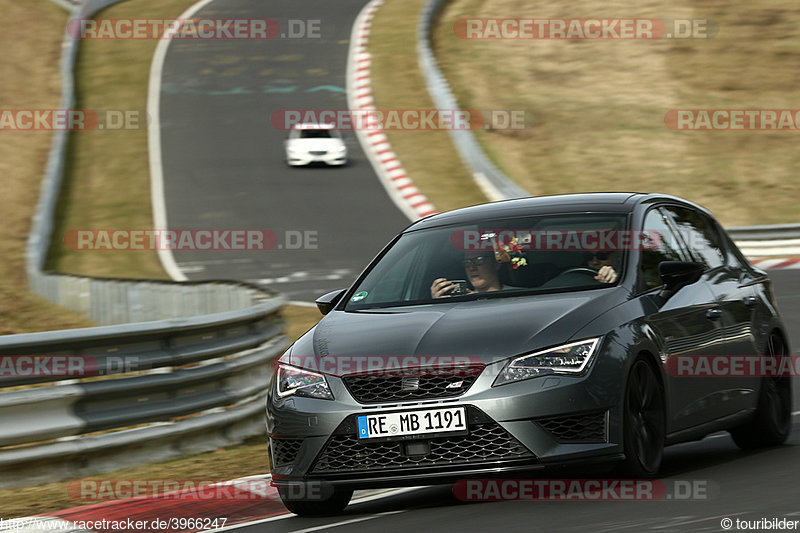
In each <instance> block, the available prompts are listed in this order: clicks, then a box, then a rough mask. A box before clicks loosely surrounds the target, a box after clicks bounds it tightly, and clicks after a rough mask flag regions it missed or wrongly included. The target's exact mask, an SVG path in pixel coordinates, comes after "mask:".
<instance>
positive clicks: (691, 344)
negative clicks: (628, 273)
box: [638, 208, 724, 432]
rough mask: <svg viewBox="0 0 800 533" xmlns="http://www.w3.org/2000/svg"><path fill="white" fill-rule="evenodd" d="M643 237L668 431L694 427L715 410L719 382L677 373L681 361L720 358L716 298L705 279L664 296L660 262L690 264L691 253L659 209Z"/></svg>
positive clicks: (647, 299)
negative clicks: (647, 239)
mask: <svg viewBox="0 0 800 533" xmlns="http://www.w3.org/2000/svg"><path fill="white" fill-rule="evenodd" d="M642 229H643V231H644V235H650V236H652V237H653V238H652V239H651V241H652V242H651V244H650V245H648V246H646V247H645V248H646V249H644V250H642V251H641V253H640V254H639V257H640V259H639V266H638V275H639V277H640V280H639V287H640V290H642V291H644V292H643V294H642V295H641V296H640V298H642V299H643V302H642V303H643V306H644V307H645V308H646V309H647V308H649V309H651V310H652V312H651V313H650V314H649V315H648V316H647V317H646V319H645V320H646V322H647V326H649V327H650V328H651V330H652V331H653V333H654V334H655V337H656V338H657V339H658V341H659V342H660V349H661V354H660V355H661V360H662V362H663V363H664V365H665V369H666V373H665V375H666V378H665V379H666V380H667V383H665V385H666V389H667V391H668V393H667V402H668V405H669V412H670V422H669V424H668V427H667V431H668V432H675V431H680V430H683V429H688V428H691V427H692V426H696V425H698V424H702V423H703V422H706V421H708V420H709V419H710V418H712V417H713V416H714V414H715V413H716V410H715V409H714V403H715V402H716V401H718V400H719V399H718V398H716V397H715V395H714V393H715V392H716V390H715V387H716V386H717V383H716V382H715V381H714V378H711V377H690V376H678V375H675V373H674V372H673V369H675V368H677V363H676V361H678V360H679V358H681V357H684V358H685V357H697V356H700V357H708V356H715V355H720V354H721V353H722V352H723V351H724V349H723V348H722V347H721V346H720V338H721V324H720V321H719V320H718V319H717V318H716V317H715V313H713V312H712V310H713V309H714V308H715V307H716V302H715V300H714V295H713V293H712V291H711V290H710V289H709V286H708V283H707V282H706V279H705V278H704V277H701V278H700V279H699V280H697V281H696V282H694V283H691V284H688V285H686V286H684V287H682V288H681V289H680V290H678V291H677V292H676V293H675V294H673V295H672V296H670V297H669V298H668V299H667V300H666V301H664V299H663V298H662V297H661V295H659V287H660V286H661V285H662V282H661V280H660V278H659V277H658V264H659V263H660V262H662V261H690V260H691V255H690V254H689V253H688V251H687V250H686V247H685V246H684V244H683V241H681V240H680V239H679V238H678V236H677V235H676V233H675V231H674V227H673V225H672V222H671V220H670V218H669V216H668V215H667V214H666V213H665V212H664V211H663V210H662V209H660V208H653V209H651V210H650V211H649V212H648V213H647V214H646V215H645V218H644V222H643V228H642Z"/></svg>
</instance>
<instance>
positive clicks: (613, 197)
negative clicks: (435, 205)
mask: <svg viewBox="0 0 800 533" xmlns="http://www.w3.org/2000/svg"><path fill="white" fill-rule="evenodd" d="M655 201H670V202H674V203H680V204H684V205H688V206H692V207H695V208H698V209H700V210H702V211H706V210H705V209H703V208H701V207H699V206H697V205H695V204H693V203H691V202H689V201H687V200H684V199H682V198H678V197H676V196H671V195H667V194H652V193H641V192H597V193H580V194H558V195H552V196H530V197H526V198H516V199H513V200H502V201H499V202H491V203H486V204H480V205H474V206H470V207H464V208H461V209H456V210H453V211H447V212H444V213H439V214H436V215H431V216H429V217H426V218H424V219H422V220H419V221H417V222H415V223H413V224H411V225H410V226H409V227H408V228H407V230H418V229H424V228H429V227H436V226H443V225H448V224H460V223H469V222H472V221H475V220H479V219H486V218H511V217H516V216H525V215H535V214H556V213H563V212H608V213H627V212H631V211H633V209H634V208H635V207H636V206H637V205H640V204H643V203H652V202H655Z"/></svg>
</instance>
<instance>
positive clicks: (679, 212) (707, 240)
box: [665, 207, 725, 269]
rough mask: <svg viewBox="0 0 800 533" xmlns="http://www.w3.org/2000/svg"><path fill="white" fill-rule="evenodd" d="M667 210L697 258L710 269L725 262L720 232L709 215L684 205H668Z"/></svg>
mask: <svg viewBox="0 0 800 533" xmlns="http://www.w3.org/2000/svg"><path fill="white" fill-rule="evenodd" d="M665 210H666V211H668V212H669V213H670V214H671V215H672V219H673V221H674V222H675V227H676V228H677V230H678V233H679V234H680V236H681V238H682V239H683V242H684V243H686V246H687V247H688V248H689V251H690V252H691V254H692V255H693V256H696V258H697V260H699V261H700V262H701V263H705V265H706V266H707V267H708V268H709V269H711V268H717V267H720V266H722V265H724V264H725V255H724V252H723V251H722V249H721V247H720V238H719V234H718V233H717V230H716V228H715V227H714V223H713V222H712V221H711V220H710V219H709V218H708V217H707V216H705V215H704V214H703V213H699V212H697V211H694V210H692V209H686V208H683V207H667V208H665Z"/></svg>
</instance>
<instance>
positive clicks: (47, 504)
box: [0, 437, 269, 520]
mask: <svg viewBox="0 0 800 533" xmlns="http://www.w3.org/2000/svg"><path fill="white" fill-rule="evenodd" d="M265 438H266V437H256V438H254V439H250V440H249V441H247V442H246V443H245V444H241V445H239V446H232V447H230V448H220V449H218V450H214V451H213V452H209V453H204V454H200V455H195V456H192V457H186V458H184V459H177V460H174V461H168V462H165V463H153V464H149V465H146V466H142V467H138V468H129V469H125V470H118V471H116V472H110V473H106V474H101V475H96V476H90V477H89V479H95V480H101V479H102V480H115V479H118V480H169V481H179V482H180V481H182V480H186V481H189V480H195V481H205V482H213V481H226V480H230V479H236V478H238V477H244V476H250V475H255V474H265V473H267V472H269V465H268V460H267V445H266V441H265ZM69 484H70V482H69V481H63V482H59V483H47V484H45V485H39V486H38V487H26V488H18V489H7V490H0V501H2V502H3V511H2V515H0V518H4V519H6V520H8V519H10V518H20V517H23V516H32V515H36V514H45V513H47V512H53V511H59V510H62V509H69V508H72V507H78V506H80V505H88V504H92V503H98V502H96V501H81V500H78V499H75V498H74V497H71V496H70V492H69Z"/></svg>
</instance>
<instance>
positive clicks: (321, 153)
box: [308, 150, 328, 155]
mask: <svg viewBox="0 0 800 533" xmlns="http://www.w3.org/2000/svg"><path fill="white" fill-rule="evenodd" d="M308 153H309V154H311V155H325V154H327V153H328V152H327V150H323V151H321V152H320V151H318V150H317V151H312V152H308Z"/></svg>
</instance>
